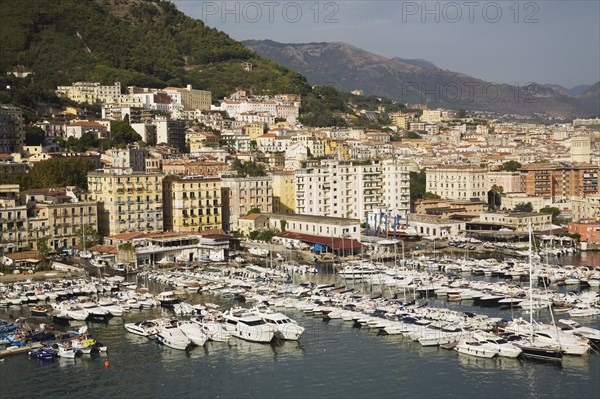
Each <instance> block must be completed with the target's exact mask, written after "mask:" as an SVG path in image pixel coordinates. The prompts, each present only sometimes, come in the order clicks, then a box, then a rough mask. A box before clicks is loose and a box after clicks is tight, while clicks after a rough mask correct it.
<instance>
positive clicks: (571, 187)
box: [520, 163, 600, 201]
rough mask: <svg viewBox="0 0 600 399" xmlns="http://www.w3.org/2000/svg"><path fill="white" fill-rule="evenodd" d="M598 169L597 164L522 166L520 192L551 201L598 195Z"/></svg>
mask: <svg viewBox="0 0 600 399" xmlns="http://www.w3.org/2000/svg"><path fill="white" fill-rule="evenodd" d="M599 170H600V167H598V166H597V165H593V164H588V163H574V164H566V163H564V164H555V163H538V164H529V165H523V167H522V168H521V169H520V173H521V191H524V192H526V193H527V194H529V195H532V196H537V197H544V198H551V199H552V200H553V201H561V200H570V199H572V198H574V197H585V196H587V195H592V194H597V193H598V187H599V186H598V172H599Z"/></svg>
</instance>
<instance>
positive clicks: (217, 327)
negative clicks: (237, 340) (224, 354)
mask: <svg viewBox="0 0 600 399" xmlns="http://www.w3.org/2000/svg"><path fill="white" fill-rule="evenodd" d="M192 322H194V323H196V324H198V326H200V328H201V329H202V332H203V333H204V334H206V336H207V337H208V339H210V340H212V341H215V342H228V341H229V339H230V338H231V334H230V333H228V332H227V331H226V330H225V328H224V327H223V324H221V323H219V322H217V321H215V320H207V319H206V318H204V319H203V318H201V317H198V318H195V319H192Z"/></svg>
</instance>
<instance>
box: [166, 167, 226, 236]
mask: <svg viewBox="0 0 600 399" xmlns="http://www.w3.org/2000/svg"><path fill="white" fill-rule="evenodd" d="M163 188H164V191H163V194H164V197H163V205H164V209H165V218H164V229H165V231H176V232H185V231H202V230H217V229H220V228H221V220H222V219H221V179H218V178H200V177H189V178H182V179H168V180H165V181H164V182H163Z"/></svg>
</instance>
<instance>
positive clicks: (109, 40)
mask: <svg viewBox="0 0 600 399" xmlns="http://www.w3.org/2000/svg"><path fill="white" fill-rule="evenodd" d="M0 15H2V21H3V23H2V24H0V43H1V44H0V46H1V57H0V71H1V72H2V75H3V76H6V72H7V71H11V70H13V69H14V68H15V67H17V66H19V65H22V66H24V67H25V68H26V69H31V70H33V72H34V73H35V75H34V76H33V78H32V79H27V85H26V86H27V90H28V91H29V92H30V93H34V92H44V91H47V90H51V89H54V88H55V87H56V86H57V85H61V84H70V83H72V82H75V81H79V80H89V81H99V82H101V83H104V84H108V83H113V82H115V81H120V82H121V84H122V85H123V86H128V85H137V86H147V87H164V86H184V85H186V84H192V85H193V86H194V87H195V88H198V89H206V90H211V91H212V92H213V94H214V96H215V97H223V96H224V95H226V94H229V93H231V92H233V91H235V89H236V88H245V89H249V90H252V91H253V92H254V94H276V93H287V92H294V93H301V94H306V93H308V92H309V91H310V86H309V85H308V83H307V82H306V79H305V78H304V77H303V76H302V75H300V74H299V73H297V72H294V71H291V70H289V69H287V68H285V67H282V66H280V65H278V64H276V63H275V62H272V61H269V60H266V59H264V58H262V57H260V56H259V55H257V54H256V53H254V52H252V51H251V50H249V49H247V48H245V47H244V46H243V45H242V44H241V43H239V42H237V41H235V40H233V39H231V38H230V37H229V36H228V35H226V34H225V33H223V32H220V31H218V30H216V29H212V28H209V27H207V26H206V25H204V23H203V22H202V21H200V20H195V19H192V18H190V17H188V16H186V15H184V14H183V13H181V12H180V11H178V10H177V9H176V7H175V5H173V4H172V3H170V2H167V1H146V0H53V1H45V0H30V1H21V0H3V1H2V2H0ZM244 62H250V63H252V64H253V70H252V71H251V72H246V71H244V69H243V66H242V63H244ZM18 86H19V85H17V88H18ZM9 94H10V95H11V96H14V95H18V93H14V91H13V93H9ZM38 94H40V95H41V94H42V93H38ZM6 96H7V93H4V98H3V99H4V100H6V99H7V97H6ZM40 98H41V99H44V96H41V97H40Z"/></svg>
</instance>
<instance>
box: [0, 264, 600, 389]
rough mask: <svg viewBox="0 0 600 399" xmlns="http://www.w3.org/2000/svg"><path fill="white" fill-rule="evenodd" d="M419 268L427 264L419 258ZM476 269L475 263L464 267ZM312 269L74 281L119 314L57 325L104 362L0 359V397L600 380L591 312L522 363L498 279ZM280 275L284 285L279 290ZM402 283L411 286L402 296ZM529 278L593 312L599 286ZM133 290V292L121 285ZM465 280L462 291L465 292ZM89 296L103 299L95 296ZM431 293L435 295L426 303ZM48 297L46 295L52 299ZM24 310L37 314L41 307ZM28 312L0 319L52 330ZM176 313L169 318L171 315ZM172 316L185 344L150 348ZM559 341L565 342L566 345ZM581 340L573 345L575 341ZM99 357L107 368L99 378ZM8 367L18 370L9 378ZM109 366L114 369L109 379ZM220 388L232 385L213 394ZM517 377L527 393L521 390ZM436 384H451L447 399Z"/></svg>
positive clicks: (514, 314) (513, 316) (520, 320)
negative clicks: (61, 381)
mask: <svg viewBox="0 0 600 399" xmlns="http://www.w3.org/2000/svg"><path fill="white" fill-rule="evenodd" d="M423 262H424V263H426V264H430V265H431V264H432V262H430V261H429V262H428V261H426V260H424V259H423ZM477 264H478V263H477V261H473V267H475V266H477ZM448 265H452V267H451V268H453V267H456V263H455V262H450V261H447V262H446V267H447V266H448ZM350 267H351V266H350ZM317 269H318V270H319V271H320V273H317V274H312V273H304V274H298V275H296V274H295V273H293V272H294V270H296V269H293V268H291V265H290V266H288V267H286V266H284V265H280V267H279V268H277V269H268V268H263V267H260V266H247V267H246V268H244V269H235V268H234V269H217V268H205V269H201V270H191V269H189V268H188V269H181V268H180V269H163V270H156V271H147V272H143V273H140V274H139V275H138V276H132V278H134V279H135V281H125V280H123V281H120V279H113V280H112V281H111V280H108V281H106V280H105V281H104V282H100V280H98V281H94V284H92V283H91V282H89V281H87V280H81V281H79V282H78V284H77V286H76V284H73V286H72V287H71V288H70V289H71V290H75V289H76V288H78V289H79V292H80V293H81V292H82V291H83V293H82V294H80V295H79V297H81V296H83V297H84V298H83V299H84V300H86V301H87V300H88V298H85V297H87V296H89V297H94V295H95V294H96V295H99V296H102V297H103V298H105V302H104V304H105V306H108V304H107V303H106V298H112V300H113V302H114V306H123V305H124V307H125V309H126V310H125V312H123V313H122V314H121V315H120V316H111V317H108V318H97V317H95V318H93V319H87V320H86V321H77V320H71V321H68V322H67V323H69V325H68V327H67V328H68V329H76V328H80V326H87V327H88V328H89V330H90V331H91V332H92V333H93V334H94V336H95V337H97V339H98V340H101V341H102V342H103V343H104V345H106V347H107V348H108V350H107V352H97V353H91V354H89V355H78V356H77V357H75V358H73V359H65V358H58V359H56V360H53V361H48V360H35V359H30V358H28V356H27V355H25V354H19V355H14V356H10V357H7V358H4V359H3V360H2V361H1V362H0V367H1V368H2V375H3V384H2V396H3V397H4V396H6V395H11V394H16V392H17V391H16V387H13V386H12V385H11V384H10V383H9V384H6V383H4V382H5V381H11V380H12V381H16V380H15V379H17V378H20V376H22V375H26V376H28V378H35V379H40V378H41V379H42V380H43V379H44V378H47V379H54V378H55V376H56V375H63V373H69V372H75V371H76V372H77V373H78V374H82V373H83V375H82V378H83V380H84V381H87V382H88V384H87V385H86V386H85V387H84V386H78V385H79V384H78V383H77V384H74V385H73V384H69V385H61V386H56V387H53V388H52V389H53V392H55V394H57V395H58V394H60V395H61V396H65V397H76V396H77V394H78V393H80V392H87V393H89V395H90V396H97V395H101V394H102V395H117V394H118V395H119V396H130V395H132V394H134V391H135V390H136V389H137V390H139V392H144V394H143V396H145V397H158V396H161V395H160V394H159V393H160V392H163V393H165V392H169V393H175V394H177V395H179V396H184V397H192V396H198V395H200V396H226V397H238V396H239V397H281V396H294V393H296V394H297V392H303V393H304V392H306V395H313V396H314V395H316V396H335V397H338V396H349V397H356V396H361V393H362V395H368V396H372V395H377V396H396V395H395V392H396V390H397V389H399V387H400V386H402V389H405V390H407V391H406V392H408V393H409V395H410V396H420V397H422V396H428V397H431V396H440V395H443V396H446V397H459V396H461V397H480V395H481V394H482V392H488V393H489V395H492V397H493V392H494V390H498V389H500V388H501V387H502V389H505V390H506V389H508V390H509V392H511V394H512V395H514V396H516V397H521V396H526V395H530V396H531V395H533V396H536V397H538V396H539V397H555V396H561V393H562V395H566V394H567V392H569V393H570V394H571V393H572V392H579V396H581V397H595V396H597V395H596V394H597V393H598V392H600V383H599V382H598V379H597V378H594V376H595V375H597V374H598V373H599V372H600V356H598V354H597V353H598V352H597V351H598V347H597V344H598V342H600V341H598V340H597V338H598V337H596V335H597V332H598V330H597V329H598V328H600V321H599V317H598V316H595V315H591V316H584V317H577V316H575V317H572V316H571V315H570V314H569V313H568V312H569V311H566V312H563V314H560V315H559V314H557V316H556V317H557V320H559V324H558V325H560V326H561V328H560V329H559V330H560V331H561V335H560V337H555V338H554V339H558V340H559V342H561V344H562V350H561V352H560V353H561V355H562V354H563V353H564V354H565V355H564V356H561V360H560V361H558V362H556V361H542V362H540V361H539V360H538V361H535V360H528V359H527V358H525V357H524V356H522V354H521V353H520V352H519V351H520V349H519V348H518V347H519V344H518V342H515V341H510V339H511V338H509V337H510V335H511V334H522V333H523V330H524V329H529V328H530V327H531V325H529V324H528V323H527V320H526V319H527V318H528V317H529V313H528V312H527V310H526V309H524V307H521V306H516V305H515V304H513V303H512V302H511V303H509V304H504V305H502V304H500V303H498V302H499V301H500V300H501V299H500V298H503V299H506V298H510V296H507V295H504V296H502V295H492V294H491V290H490V288H489V287H494V286H498V287H502V286H504V285H506V286H508V285H509V284H506V282H504V281H503V280H504V279H503V278H500V277H499V276H495V277H492V275H491V274H490V273H488V274H486V273H484V274H483V275H479V273H472V271H469V272H466V271H465V272H462V271H457V272H456V273H455V272H452V273H455V274H453V275H451V278H450V279H448V280H444V281H443V282H442V279H441V278H440V279H439V281H438V282H439V283H440V284H439V286H438V287H437V288H436V289H433V290H428V289H423V284H420V285H416V284H417V283H418V282H419V281H421V282H422V281H425V280H427V282H428V283H429V281H428V278H427V277H426V276H435V275H436V273H440V269H439V265H438V266H437V267H436V269H435V270H428V268H423V267H414V268H413V269H410V270H400V268H394V267H393V266H392V267H391V268H390V267H387V269H381V270H379V271H378V272H377V273H372V272H371V271H369V272H367V273H366V274H365V276H366V277H361V278H357V277H358V276H357V275H356V274H355V273H354V275H353V277H354V278H347V276H344V273H341V272H339V271H334V270H328V269H327V268H323V269H321V267H320V266H319V265H317ZM381 271H383V272H384V273H383V274H382V275H380V274H381V273H380V272H381ZM386 271H387V274H386V273H385V272H386ZM392 271H394V272H393V273H392ZM546 271H550V269H547V270H546ZM592 271H593V270H592ZM290 272H292V274H293V280H294V281H293V282H292V281H288V282H287V283H286V282H285V281H286V280H287V278H288V277H291V276H290V274H289V273H290ZM423 273H426V274H423ZM349 275H350V274H348V276H349ZM383 275H386V276H390V275H393V276H395V277H400V276H401V277H403V281H404V283H405V286H404V287H403V286H402V283H400V284H398V281H399V280H398V279H395V280H394V279H392V280H389V282H391V283H387V284H386V283H385V282H384V280H385V279H384V277H383ZM407 276H412V277H411V278H412V280H411V282H414V283H413V285H412V286H411V285H410V283H408V279H407ZM542 277H543V276H542ZM534 280H535V281H536V284H535V285H538V282H539V283H541V284H540V285H541V287H542V288H541V289H540V287H536V288H538V289H540V291H539V292H540V295H541V294H542V293H543V292H545V295H547V298H548V300H549V301H552V302H553V303H555V304H556V303H558V299H561V298H562V299H564V298H571V299H572V300H573V304H575V303H577V305H575V306H573V308H572V309H571V310H570V311H572V310H575V309H577V308H578V307H579V305H581V303H586V300H589V302H590V304H591V308H592V309H594V308H596V307H597V298H598V296H597V288H595V287H593V286H589V287H588V288H587V289H583V290H582V289H581V287H580V284H577V285H576V286H575V285H574V284H573V285H571V284H569V285H567V284H562V282H561V283H560V285H557V282H556V281H555V282H552V283H551V284H550V286H549V290H544V289H543V285H544V282H545V281H546V280H544V278H541V279H540V278H538V279H534ZM134 282H135V283H136V284H135V285H134V284H131V283H134ZM448 282H450V285H451V284H452V282H460V284H456V285H457V287H456V288H460V287H461V286H463V287H462V289H463V290H464V289H468V290H469V291H470V296H469V295H465V296H464V298H460V296H459V298H460V300H456V299H454V300H453V299H452V298H451V294H453V291H452V289H453V288H451V287H447V288H449V290H446V292H445V293H444V289H443V288H444V287H446V284H447V283H448ZM510 282H511V283H512V282H513V279H512V278H511V279H510ZM514 282H515V284H511V285H513V287H512V288H513V289H516V288H517V286H518V285H519V283H521V278H520V277H519V279H517V280H515V281H514ZM525 282H526V281H525ZM502 283H504V285H503V284H502ZM467 284H468V285H469V286H470V287H469V288H467V287H464V286H466V285H467ZM478 284H480V285H478ZM532 285H533V284H532ZM92 287H96V292H95V293H94V292H86V289H87V290H88V291H93V288H92ZM98 287H103V290H104V291H103V292H102V293H99V292H98ZM482 287H483V288H482ZM133 288H136V289H133ZM518 289H522V287H521V286H518ZM436 290H439V292H438V294H440V295H436ZM486 290H487V291H486ZM60 291H61V290H60V289H59V290H58V292H60ZM488 291H489V293H488ZM109 293H110V294H109ZM478 293H481V294H484V293H488V294H489V295H491V296H493V297H494V298H491V299H486V298H485V296H484V295H481V296H480V297H479V298H478V299H476V298H474V297H476V296H477V294H478ZM100 294H102V295H100ZM47 295H49V296H52V293H51V292H50V290H48V294H47ZM405 295H406V298H404V296H405ZM13 296H14V295H13ZM23 296H25V297H27V295H23ZM20 297H21V296H19V298H20ZM496 297H498V298H496ZM157 298H163V299H164V300H165V303H164V304H163V305H162V306H161V302H160V301H159V300H158V299H157ZM57 299H58V297H57ZM144 301H146V302H144ZM594 301H595V302H594ZM71 302H72V301H71ZM139 302H144V303H145V304H146V306H142V305H140V303H139ZM35 303H36V304H37V306H38V307H40V305H39V304H38V303H39V301H36V302H35ZM58 303H60V301H59V302H58ZM84 303H87V302H84ZM120 304H121V305H120ZM127 304H129V306H127ZM261 304H262V305H261ZM132 305H133V306H132ZM240 305H241V307H240ZM29 306H30V305H29V304H27V305H15V304H11V305H8V306H7V307H5V308H4V310H0V318H1V319H15V318H17V317H26V318H27V319H28V321H31V320H35V321H36V322H37V321H40V322H48V323H52V321H51V314H52V312H51V314H50V315H48V316H37V317H33V316H32V315H31V312H30V310H29ZM33 306H34V304H33V300H32V304H31V307H32V308H33ZM42 306H43V305H42ZM88 306H90V305H88ZM261 306H262V307H261ZM175 307H177V309H179V312H180V316H177V315H176V314H175V309H176V308H175ZM90 308H91V306H90ZM228 309H231V310H228ZM235 309H239V310H235ZM267 309H270V310H267ZM38 310H39V309H38ZM261 311H265V312H267V311H268V312H273V313H272V314H274V315H280V316H276V317H271V319H276V320H286V321H287V320H289V323H290V324H293V325H294V326H297V327H299V328H301V330H300V334H299V335H297V336H293V337H290V338H291V340H286V339H274V337H275V336H276V329H275V328H272V327H270V324H267V323H266V322H264V321H263V320H267V319H263V318H261V317H259V316H260V315H261V313H260V312H261ZM55 312H56V311H55ZM534 312H535V317H536V320H539V324H537V323H538V322H537V321H536V334H537V335H541V334H542V333H543V328H546V327H545V326H548V325H549V324H547V323H551V322H552V319H551V317H550V316H549V315H548V313H549V312H548V309H547V308H545V309H538V310H534ZM228 314H230V315H231V316H227V315H228ZM184 315H185V316H184ZM30 316H31V318H30ZM223 316H224V317H223ZM263 316H264V315H263ZM174 317H178V318H179V319H180V320H185V319H188V318H189V319H190V320H191V321H196V322H197V323H198V324H196V325H198V327H199V328H198V331H199V333H196V337H195V338H196V342H195V343H192V341H193V340H192V339H190V337H186V335H185V334H181V335H182V336H183V337H184V338H183V340H182V342H183V344H182V346H178V345H177V344H173V345H168V344H167V342H165V340H166V341H168V340H169V337H170V336H169V337H166V336H163V337H162V341H163V342H162V343H163V345H157V343H156V342H157V341H158V342H160V341H161V339H160V338H158V339H157V337H158V335H160V334H159V333H158V332H157V330H156V329H155V327H157V326H158V325H160V323H161V320H175V319H174ZM228 317H229V318H230V319H231V320H233V319H235V321H236V322H238V324H239V322H240V320H242V319H244V318H246V319H247V320H246V322H248V323H249V325H250V324H253V322H254V323H257V324H256V326H255V327H248V325H246V328H257V327H258V328H263V327H260V326H264V328H265V330H264V333H261V334H260V335H257V336H252V337H246V338H249V339H242V338H244V334H248V332H247V331H239V330H236V328H231V327H228V323H224V324H219V321H220V320H223V319H225V320H226V319H227V318H228ZM205 318H206V320H203V319H205ZM204 321H207V322H209V323H214V324H210V325H219V326H224V328H223V330H222V331H221V333H222V334H226V336H224V339H218V337H215V338H216V339H211V338H212V337H211V338H209V336H208V335H209V334H208V332H209V331H211V328H210V327H209V328H208V329H207V330H202V328H201V326H202V325H203V322H204ZM63 323H64V321H63ZM136 323H137V324H136ZM181 323H188V322H185V321H180V322H178V323H177V322H175V324H173V325H169V326H168V329H167V328H165V329H163V330H165V331H168V330H169V329H173V330H174V329H179V327H178V326H180V325H184V324H181ZM192 324H193V323H192ZM61 325H64V324H61ZM57 326H59V324H57ZM207 326H209V324H207ZM498 327H501V328H502V331H504V332H505V335H503V337H504V338H506V340H505V341H503V338H502V337H500V336H499V335H497V333H498ZM542 327H543V328H542ZM563 328H564V331H563V330H562V329H563ZM569 330H572V331H577V334H578V335H576V337H577V338H578V339H582V340H581V341H577V342H575V341H573V342H572V341H569V339H570V338H573V337H574V335H572V334H571V333H570V332H569ZM179 331H181V330H179ZM202 331H204V332H202ZM212 331H214V330H212ZM257 331H259V330H257ZM261 331H262V330H261ZM269 331H271V332H269ZM485 331H488V332H485ZM492 331H493V332H494V333H492ZM548 331H550V332H552V330H551V329H550V330H546V332H548ZM572 331H571V332H572ZM155 334H156V337H155V336H154V335H155ZM177 334H180V333H179V332H178V333H177ZM264 334H266V335H264ZM564 334H571V335H569V339H568V338H567V336H565V335H564ZM548 335H549V334H548ZM583 335H586V336H587V337H588V338H583ZM171 338H172V337H171ZM281 338H283V336H281ZM548 339H549V340H552V339H553V338H552V337H549V338H548ZM256 341H258V342H256ZM507 341H509V342H510V343H509V342H507ZM265 342H267V343H265ZM582 342H585V345H580V344H582ZM513 344H514V345H513ZM569 345H570V346H569ZM174 348H175V349H174ZM501 348H502V349H501ZM446 349H451V350H446ZM521 349H523V350H524V349H525V348H521ZM515 354H516V355H515ZM106 361H109V364H110V367H108V368H107V367H106V363H105V362H106ZM40 362H41V363H40ZM67 362H68V363H67ZM13 365H17V367H18V370H19V373H18V374H17V373H16V372H15V371H14V370H16V368H13ZM117 369H118V370H120V372H115V370H117ZM144 373H148V374H149V375H152V376H153V377H152V380H153V381H154V382H152V383H149V384H147V383H143V382H142V381H145V380H146V378H145V377H144V376H145V374H144ZM340 376H344V377H343V378H344V380H345V381H343V382H341V381H339V379H340ZM475 378H480V379H483V381H481V380H480V381H478V385H477V387H475V385H469V384H464V383H461V384H456V383H455V381H462V382H464V381H469V380H471V381H475ZM226 380H228V381H233V383H229V384H224V383H223V382H224V381H226ZM529 380H532V381H533V382H534V385H535V386H537V387H538V389H539V392H535V394H533V393H532V392H531V391H530V390H531V389H532V388H531V381H530V382H527V381H529ZM136 381H137V383H136ZM384 381H387V382H388V383H384ZM390 381H392V383H391V384H390V383H389V382H390ZM274 382H275V383H274ZM155 384H160V385H155ZM444 386H445V387H446V388H444ZM448 386H451V387H452V388H451V390H450V393H449V392H448ZM267 388H268V390H267ZM19 389H20V390H23V389H25V391H27V389H29V388H28V387H22V386H20V387H19ZM482 389H483V391H482ZM81 390H83V391H81ZM19 392H21V391H19ZM33 392H34V391H31V393H32V394H33ZM139 392H138V393H139ZM21 394H22V392H21ZM33 396H35V395H33Z"/></svg>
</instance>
